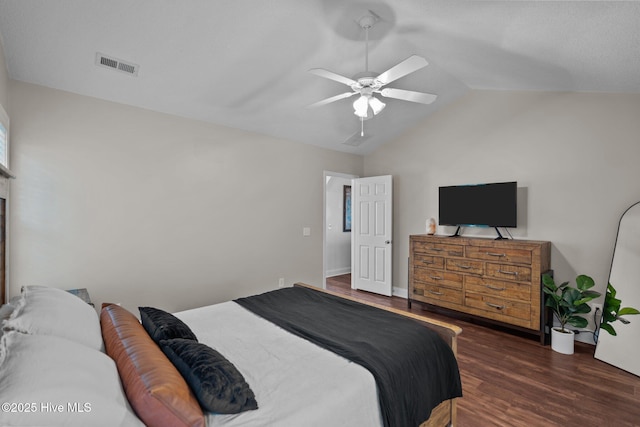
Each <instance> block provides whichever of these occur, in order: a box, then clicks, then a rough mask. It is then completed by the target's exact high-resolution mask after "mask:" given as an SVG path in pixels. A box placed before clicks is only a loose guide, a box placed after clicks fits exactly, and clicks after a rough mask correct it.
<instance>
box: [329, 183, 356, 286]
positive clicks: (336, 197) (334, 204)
mask: <svg viewBox="0 0 640 427" xmlns="http://www.w3.org/2000/svg"><path fill="white" fill-rule="evenodd" d="M345 185H351V179H348V178H343V177H340V176H328V177H327V184H326V188H327V192H326V208H327V211H326V220H327V224H326V227H327V229H326V239H327V252H326V254H327V255H326V256H327V260H326V263H327V277H330V276H335V275H338V274H346V273H350V272H351V232H345V231H343V218H342V213H343V206H344V203H343V188H344V186H345Z"/></svg>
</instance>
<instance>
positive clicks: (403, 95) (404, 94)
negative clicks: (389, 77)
mask: <svg viewBox="0 0 640 427" xmlns="http://www.w3.org/2000/svg"><path fill="white" fill-rule="evenodd" d="M380 95H382V96H384V97H386V98H396V99H402V100H403V101H411V102H419V103H421V104H431V103H432V102H433V101H435V100H436V98H437V97H438V95H433V94H430V93H423V92H414V91H412V90H404V89H393V88H390V87H387V88H384V89H382V90H381V91H380Z"/></svg>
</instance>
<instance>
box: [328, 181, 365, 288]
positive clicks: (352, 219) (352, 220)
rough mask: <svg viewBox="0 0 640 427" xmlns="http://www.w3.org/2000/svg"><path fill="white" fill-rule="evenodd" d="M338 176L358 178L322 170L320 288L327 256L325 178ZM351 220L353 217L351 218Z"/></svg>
mask: <svg viewBox="0 0 640 427" xmlns="http://www.w3.org/2000/svg"><path fill="white" fill-rule="evenodd" d="M332 176H334V177H338V178H346V179H351V180H353V179H355V178H360V176H358V175H353V174H347V173H341V172H331V171H323V173H322V189H323V191H322V288H323V289H326V288H327V258H328V256H327V255H328V249H327V178H328V177H332ZM352 221H353V219H352Z"/></svg>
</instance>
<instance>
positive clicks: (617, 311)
mask: <svg viewBox="0 0 640 427" xmlns="http://www.w3.org/2000/svg"><path fill="white" fill-rule="evenodd" d="M621 305H622V301H621V300H620V299H619V298H616V290H615V288H614V287H613V286H611V283H609V284H608V285H607V293H606V294H605V295H604V306H603V307H602V311H603V313H602V320H601V321H600V328H601V329H604V330H605V331H607V332H609V333H610V334H611V335H613V336H616V335H618V334H617V333H616V330H615V329H614V327H613V326H612V325H611V323H613V322H615V321H616V320H619V321H620V322H622V323H623V324H625V325H627V324H629V321H628V320H627V319H625V318H623V317H620V316H625V315H631V314H640V311H638V309H637V308H633V307H622V308H620V306H621Z"/></svg>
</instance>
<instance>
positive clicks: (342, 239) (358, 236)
mask: <svg viewBox="0 0 640 427" xmlns="http://www.w3.org/2000/svg"><path fill="white" fill-rule="evenodd" d="M347 187H348V190H349V192H348V193H347ZM352 187H353V188H352ZM392 192H393V189H392V177H391V175H385V176H376V177H368V178H359V177H358V176H356V175H349V174H342V173H336V172H327V171H325V172H324V196H323V198H324V203H323V206H324V212H323V280H322V287H323V288H324V289H326V288H327V278H328V277H336V276H339V275H345V274H348V273H350V277H351V288H352V289H361V290H366V291H369V292H375V293H379V294H382V295H387V296H391V295H392V294H393V284H392V280H393V275H392V259H393V258H392V229H393V220H392ZM347 194H349V195H350V200H352V202H353V203H352V204H353V208H352V210H347V209H345V206H348V205H349V204H347V196H346V195H347ZM347 212H348V213H349V214H353V216H352V217H351V215H349V218H350V219H351V221H350V225H349V227H347V226H346V224H347V222H348V221H347V219H346V216H347ZM352 230H353V231H352ZM354 248H357V250H354ZM354 270H355V274H354Z"/></svg>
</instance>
